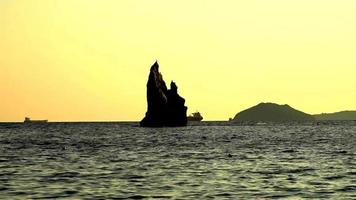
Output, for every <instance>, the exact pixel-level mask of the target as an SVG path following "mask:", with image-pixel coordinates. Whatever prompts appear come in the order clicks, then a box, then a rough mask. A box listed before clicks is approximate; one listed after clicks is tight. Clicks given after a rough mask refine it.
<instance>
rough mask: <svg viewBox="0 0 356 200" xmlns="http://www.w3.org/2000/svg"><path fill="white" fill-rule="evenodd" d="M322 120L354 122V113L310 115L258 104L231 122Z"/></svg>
mask: <svg viewBox="0 0 356 200" xmlns="http://www.w3.org/2000/svg"><path fill="white" fill-rule="evenodd" d="M315 120H318V121H322V120H356V111H342V112H336V113H323V114H317V115H311V114H308V113H305V112H302V111H299V110H297V109H294V108H292V107H291V106H289V105H288V104H284V105H279V104H276V103H260V104H258V105H256V106H253V107H251V108H248V109H246V110H243V111H241V112H239V113H237V114H236V115H235V117H234V118H233V119H231V121H235V122H251V121H254V122H290V121H315Z"/></svg>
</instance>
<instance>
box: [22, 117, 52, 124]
mask: <svg viewBox="0 0 356 200" xmlns="http://www.w3.org/2000/svg"><path fill="white" fill-rule="evenodd" d="M47 122H48V120H32V119H31V118H29V117H25V120H24V123H47Z"/></svg>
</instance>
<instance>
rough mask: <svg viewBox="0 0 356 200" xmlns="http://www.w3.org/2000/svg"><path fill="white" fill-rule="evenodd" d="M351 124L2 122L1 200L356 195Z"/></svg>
mask: <svg viewBox="0 0 356 200" xmlns="http://www.w3.org/2000/svg"><path fill="white" fill-rule="evenodd" d="M355 158H356V125H355V124H354V123H351V124H350V123H345V124H342V123H341V124H334V125H332V124H324V125H313V124H311V125H273V126H272V125H260V126H229V125H226V124H225V125H224V124H223V123H222V124H219V123H203V124H200V125H199V124H196V125H195V126H187V127H183V128H158V129H150V128H140V127H138V126H137V124H136V123H49V124H47V125H38V126H28V125H23V124H0V199H41V198H59V199H60V198H63V199H125V198H132V199H143V198H149V199H155V198H163V199H166V198H173V199H244V198H246V199H272V198H292V199H293V198H297V199H298V198H312V199H322V198H333V199H356V159H355Z"/></svg>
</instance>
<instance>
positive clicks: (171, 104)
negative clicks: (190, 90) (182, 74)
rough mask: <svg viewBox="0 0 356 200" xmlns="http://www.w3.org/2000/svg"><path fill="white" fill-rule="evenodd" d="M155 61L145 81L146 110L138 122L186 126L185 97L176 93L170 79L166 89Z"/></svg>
mask: <svg viewBox="0 0 356 200" xmlns="http://www.w3.org/2000/svg"><path fill="white" fill-rule="evenodd" d="M158 68H159V65H158V62H157V61H156V62H155V63H154V64H153V65H152V67H151V70H150V74H149V77H148V82H147V112H146V116H145V117H144V118H143V119H142V121H141V122H140V125H141V126H142V127H163V126H186V125H187V107H186V106H184V103H185V99H184V98H182V97H181V96H179V95H178V87H177V85H176V84H175V83H174V82H173V81H172V82H171V85H170V87H171V88H170V89H169V90H168V89H167V86H166V83H165V81H164V80H163V77H162V74H161V73H160V72H159V70H158Z"/></svg>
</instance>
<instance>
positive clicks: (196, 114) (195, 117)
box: [187, 112, 203, 122]
mask: <svg viewBox="0 0 356 200" xmlns="http://www.w3.org/2000/svg"><path fill="white" fill-rule="evenodd" d="M187 119H188V121H199V122H200V121H201V120H203V116H201V114H200V112H194V113H192V114H191V115H189V116H188V117H187Z"/></svg>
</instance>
